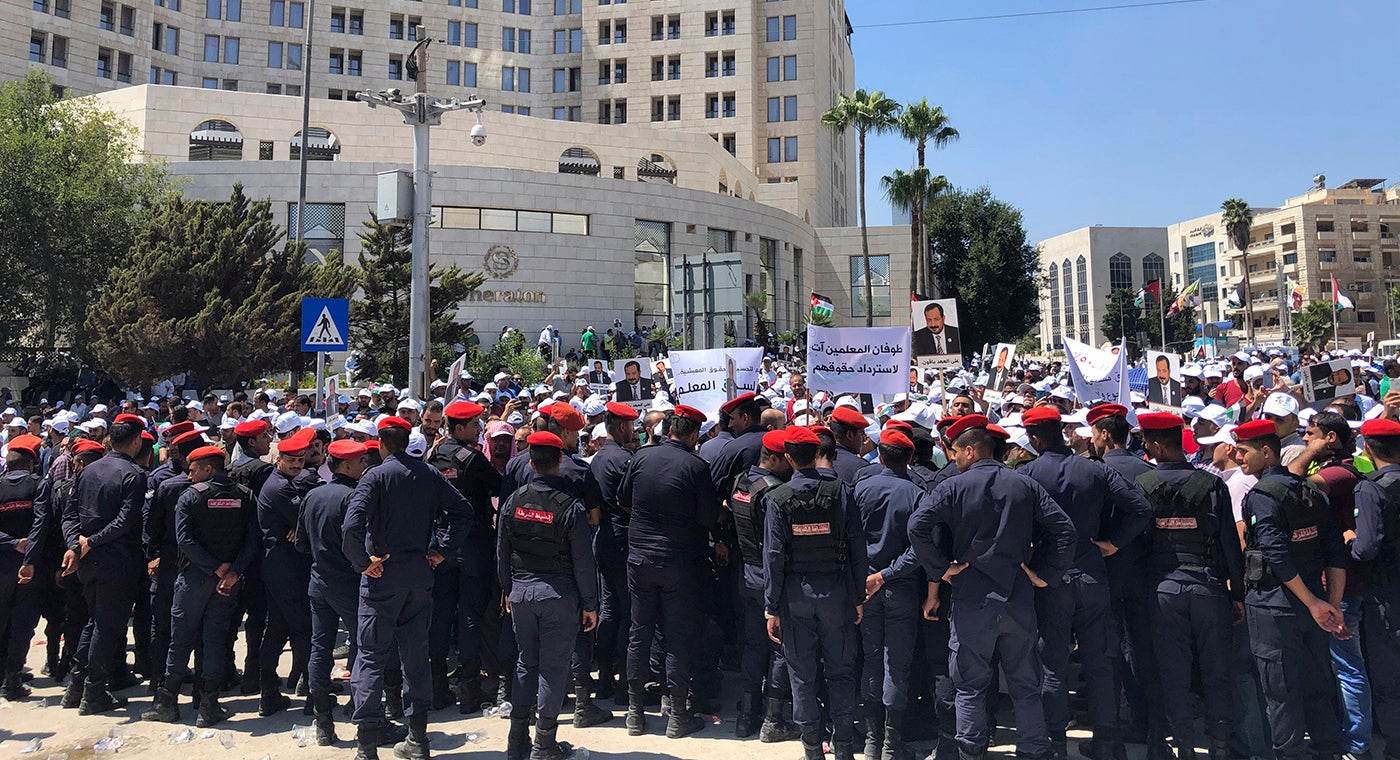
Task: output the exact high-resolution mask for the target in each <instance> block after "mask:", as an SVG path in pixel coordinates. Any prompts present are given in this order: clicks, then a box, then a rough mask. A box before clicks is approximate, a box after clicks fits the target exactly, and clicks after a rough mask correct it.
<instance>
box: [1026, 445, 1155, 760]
mask: <svg viewBox="0 0 1400 760" xmlns="http://www.w3.org/2000/svg"><path fill="white" fill-rule="evenodd" d="M1017 472H1019V473H1021V474H1023V475H1026V476H1027V477H1030V478H1032V479H1034V480H1035V481H1036V482H1037V483H1039V484H1040V485H1041V487H1043V488H1044V489H1045V490H1046V491H1047V492H1049V493H1050V496H1051V498H1053V499H1054V500H1055V502H1056V503H1057V504H1059V505H1060V509H1061V510H1063V511H1064V512H1065V514H1067V515H1069V518H1070V520H1072V521H1073V522H1074V529H1075V534H1076V536H1077V537H1078V544H1077V546H1076V547H1075V549H1076V551H1075V557H1074V564H1073V565H1071V566H1070V568H1069V570H1068V571H1067V572H1066V574H1065V577H1064V579H1063V581H1064V582H1063V583H1058V584H1056V583H1052V584H1051V585H1050V586H1048V587H1046V588H1043V589H1038V590H1037V591H1036V594H1035V597H1036V617H1037V619H1038V621H1039V626H1040V640H1041V653H1040V655H1041V661H1042V662H1041V666H1042V668H1043V670H1044V676H1043V678H1042V682H1041V691H1042V693H1043V694H1044V695H1045V696H1044V701H1045V724H1046V726H1048V728H1049V731H1050V736H1051V738H1052V739H1053V740H1054V741H1056V742H1062V741H1064V736H1065V729H1066V728H1067V727H1068V725H1069V694H1068V690H1067V680H1068V677H1069V656H1070V650H1071V648H1072V647H1073V645H1074V644H1075V643H1076V642H1077V643H1078V645H1079V652H1080V654H1081V655H1082V656H1081V658H1080V662H1081V672H1082V673H1083V678H1084V684H1085V690H1086V691H1087V692H1088V696H1089V720H1090V722H1091V723H1092V724H1093V726H1094V731H1095V734H1096V737H1098V736H1100V735H1102V738H1105V739H1108V738H1111V737H1112V735H1113V734H1114V733H1116V731H1117V728H1118V698H1117V694H1116V692H1115V691H1114V688H1113V668H1112V665H1111V663H1112V660H1111V659H1110V657H1111V656H1112V654H1113V653H1112V651H1111V649H1110V647H1109V631H1110V625H1109V618H1110V617H1111V616H1112V610H1111V608H1110V604H1109V587H1108V566H1107V564H1106V563H1105V562H1104V558H1103V554H1102V552H1100V550H1099V547H1098V546H1097V545H1095V544H1094V540H1102V541H1108V542H1109V543H1111V544H1113V545H1114V546H1116V547H1122V546H1126V545H1127V544H1128V543H1129V542H1130V541H1132V540H1133V539H1134V538H1136V537H1137V535H1138V534H1139V533H1141V532H1142V529H1143V528H1144V527H1146V526H1147V520H1148V518H1149V517H1150V515H1151V512H1152V509H1151V507H1149V506H1148V505H1147V501H1146V500H1145V499H1144V498H1143V497H1142V494H1141V493H1139V492H1138V490H1137V488H1136V487H1135V486H1133V485H1132V484H1131V483H1129V482H1128V481H1127V480H1126V479H1125V478H1124V477H1123V476H1122V475H1119V474H1118V473H1117V472H1116V471H1115V470H1113V469H1110V468H1108V467H1105V466H1104V465H1103V464H1102V463H1101V462H1095V461H1092V460H1089V459H1084V458H1083V457H1079V456H1075V454H1074V452H1073V451H1071V450H1070V449H1069V447H1068V446H1053V447H1049V448H1047V449H1046V450H1045V451H1042V452H1040V455H1039V456H1038V457H1036V459H1035V460H1033V461H1031V462H1028V463H1026V464H1024V465H1022V466H1021V467H1020V468H1018V469H1017ZM1043 580H1046V581H1049V579H1048V578H1043Z"/></svg>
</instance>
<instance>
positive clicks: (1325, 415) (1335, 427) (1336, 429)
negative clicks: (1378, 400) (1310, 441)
mask: <svg viewBox="0 0 1400 760" xmlns="http://www.w3.org/2000/svg"><path fill="white" fill-rule="evenodd" d="M1308 424H1309V425H1316V426H1317V428H1318V429H1319V430H1321V431H1322V432H1323V433H1336V434H1337V443H1338V445H1339V446H1340V447H1341V456H1343V457H1345V456H1347V455H1348V454H1350V453H1351V450H1352V443H1353V438H1354V434H1353V432H1352V429H1351V425H1348V424H1347V419H1346V418H1345V417H1343V416H1342V415H1340V414H1337V413H1336V412H1325V411H1324V412H1318V413H1317V414H1314V415H1313V416H1312V419H1311V420H1309V421H1308Z"/></svg>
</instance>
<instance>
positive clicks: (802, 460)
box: [783, 443, 818, 469]
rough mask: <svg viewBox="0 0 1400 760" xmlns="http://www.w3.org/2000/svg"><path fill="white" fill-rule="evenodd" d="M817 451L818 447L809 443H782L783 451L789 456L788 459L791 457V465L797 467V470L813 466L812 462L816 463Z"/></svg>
mask: <svg viewBox="0 0 1400 760" xmlns="http://www.w3.org/2000/svg"><path fill="white" fill-rule="evenodd" d="M817 450H818V445H817V444H811V443H784V444H783V451H785V452H787V455H788V456H790V457H792V463H793V464H794V465H797V468H798V469H802V468H804V467H811V466H812V464H813V463H814V462H816V461H817Z"/></svg>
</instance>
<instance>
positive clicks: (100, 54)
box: [30, 40, 113, 79]
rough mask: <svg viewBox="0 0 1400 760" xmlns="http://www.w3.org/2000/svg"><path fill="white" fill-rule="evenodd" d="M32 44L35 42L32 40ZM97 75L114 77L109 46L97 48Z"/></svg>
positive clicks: (106, 77)
mask: <svg viewBox="0 0 1400 760" xmlns="http://www.w3.org/2000/svg"><path fill="white" fill-rule="evenodd" d="M30 44H33V41H32V40H31V42H30ZM97 75H98V76H99V77H102V78H103V79H112V78H113V76H112V51H110V50H108V49H107V48H98V49H97Z"/></svg>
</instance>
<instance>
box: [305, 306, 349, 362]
mask: <svg viewBox="0 0 1400 760" xmlns="http://www.w3.org/2000/svg"><path fill="white" fill-rule="evenodd" d="M349 337H350V301H349V300H348V299H345V298H303V299H301V350H302V351H307V352H312V353H314V352H318V351H346V350H349V348H350V346H349V345H348V342H347V341H348V339H349Z"/></svg>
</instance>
